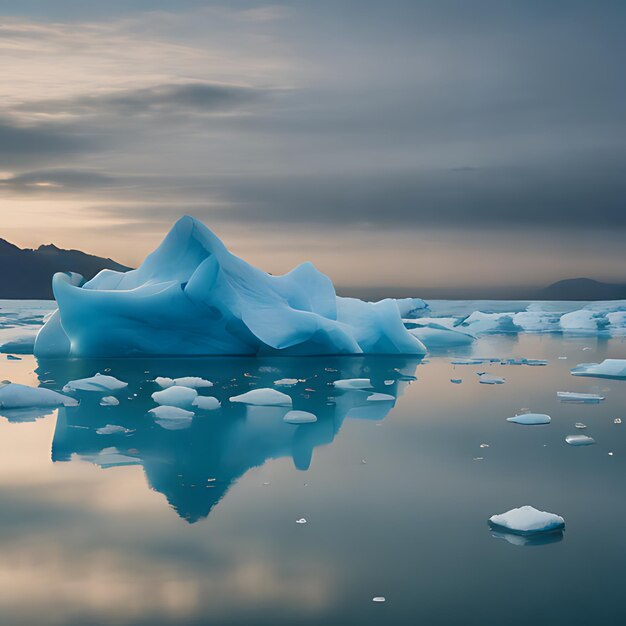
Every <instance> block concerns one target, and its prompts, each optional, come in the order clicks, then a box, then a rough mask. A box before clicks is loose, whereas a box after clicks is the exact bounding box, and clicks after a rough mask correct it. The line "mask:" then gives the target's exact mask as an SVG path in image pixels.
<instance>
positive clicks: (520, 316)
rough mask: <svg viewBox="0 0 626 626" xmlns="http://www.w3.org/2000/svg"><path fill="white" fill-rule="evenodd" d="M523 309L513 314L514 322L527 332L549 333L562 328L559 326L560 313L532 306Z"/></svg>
mask: <svg viewBox="0 0 626 626" xmlns="http://www.w3.org/2000/svg"><path fill="white" fill-rule="evenodd" d="M532 306H533V305H530V307H529V310H527V311H521V312H520V313H516V314H515V315H514V316H513V324H514V325H515V326H519V327H521V328H522V330H524V331H525V332H535V333H549V332H556V331H558V330H561V327H560V326H559V319H560V315H559V314H558V313H553V312H550V311H541V310H538V309H534V308H531V307H532Z"/></svg>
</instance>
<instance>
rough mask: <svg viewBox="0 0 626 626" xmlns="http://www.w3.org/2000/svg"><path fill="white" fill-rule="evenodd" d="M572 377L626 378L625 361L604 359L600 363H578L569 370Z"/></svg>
mask: <svg viewBox="0 0 626 626" xmlns="http://www.w3.org/2000/svg"><path fill="white" fill-rule="evenodd" d="M571 374H572V375H573V376H595V377H596V378H626V359H604V361H602V363H580V364H579V365H577V366H576V367H575V368H574V369H572V370H571Z"/></svg>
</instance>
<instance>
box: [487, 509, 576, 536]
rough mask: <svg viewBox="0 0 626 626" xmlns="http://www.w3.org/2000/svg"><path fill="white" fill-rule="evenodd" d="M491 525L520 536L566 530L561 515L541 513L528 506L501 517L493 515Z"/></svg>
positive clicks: (503, 514)
mask: <svg viewBox="0 0 626 626" xmlns="http://www.w3.org/2000/svg"><path fill="white" fill-rule="evenodd" d="M489 523H490V524H491V525H492V526H496V527H499V528H503V529H505V530H507V531H509V532H512V533H518V534H520V535H532V534H535V533H549V532H554V531H557V530H562V529H563V528H565V520H564V519H563V518H562V517H561V516H560V515H555V514H554V513H548V512H547V511H539V510H537V509H536V508H534V507H532V506H528V505H526V506H521V507H519V508H517V509H511V510H510V511H507V512H506V513H501V514H500V515H492V516H491V517H490V518H489Z"/></svg>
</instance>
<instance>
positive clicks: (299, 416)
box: [283, 411, 317, 424]
mask: <svg viewBox="0 0 626 626" xmlns="http://www.w3.org/2000/svg"><path fill="white" fill-rule="evenodd" d="M283 421H285V422H287V423H288V424H312V423H313V422H317V416H316V415H314V414H313V413H309V412H308V411H288V412H287V413H286V414H285V417H283Z"/></svg>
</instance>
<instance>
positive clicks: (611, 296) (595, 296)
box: [538, 278, 626, 300]
mask: <svg viewBox="0 0 626 626" xmlns="http://www.w3.org/2000/svg"><path fill="white" fill-rule="evenodd" d="M538 299H541V300H624V299H626V285H620V284H615V283H601V282H599V281H597V280H592V279H591V278H569V279H567V280H559V281H558V282H556V283H553V284H552V285H550V286H548V287H546V288H545V289H542V290H541V292H540V293H539V298H538Z"/></svg>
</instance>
